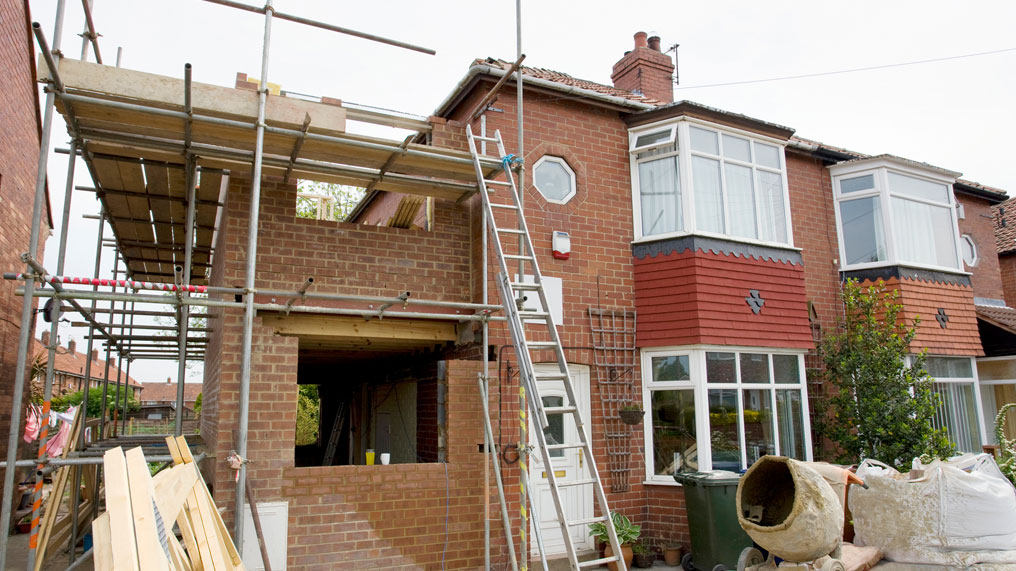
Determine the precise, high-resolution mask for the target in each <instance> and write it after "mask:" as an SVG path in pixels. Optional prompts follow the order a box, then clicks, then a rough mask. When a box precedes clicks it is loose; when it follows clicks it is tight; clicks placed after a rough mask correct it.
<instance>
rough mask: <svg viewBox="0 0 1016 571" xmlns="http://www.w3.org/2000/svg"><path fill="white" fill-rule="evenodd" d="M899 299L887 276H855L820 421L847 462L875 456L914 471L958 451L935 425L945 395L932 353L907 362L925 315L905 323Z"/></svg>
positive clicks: (833, 342)
mask: <svg viewBox="0 0 1016 571" xmlns="http://www.w3.org/2000/svg"><path fill="white" fill-rule="evenodd" d="M898 301H899V292H898V291H896V290H887V289H886V287H885V283H884V282H882V280H879V281H878V283H877V284H876V285H874V286H871V287H868V288H862V287H860V286H858V284H857V281H856V280H847V281H846V283H844V284H843V305H844V316H843V322H842V324H841V328H840V331H839V332H838V333H835V334H831V335H828V336H826V338H825V339H824V340H823V341H822V344H821V347H820V354H821V356H822V360H823V362H824V364H825V371H824V373H823V376H824V380H825V381H826V382H827V383H829V384H830V385H831V386H832V387H834V388H835V392H834V393H833V394H832V395H831V396H830V397H829V398H828V399H827V401H826V403H825V404H826V407H825V408H826V410H825V411H824V412H825V414H823V415H821V416H820V418H819V421H818V423H817V425H818V428H819V433H820V434H821V435H823V436H825V437H827V438H829V439H830V440H831V441H832V442H833V443H835V444H836V445H837V446H838V447H839V450H838V452H839V455H838V457H837V461H839V462H843V463H852V462H857V461H859V460H861V459H865V458H872V459H877V460H881V461H883V462H885V463H886V464H889V465H892V466H895V467H896V468H897V469H898V470H901V471H906V470H908V469H909V465H910V462H911V460H912V459H913V458H915V457H917V456H922V455H929V456H933V457H939V458H944V457H947V456H949V455H951V454H952V453H953V451H954V446H953V444H952V443H951V442H950V441H949V439H948V437H947V436H946V430H945V429H944V428H942V429H936V428H935V427H934V425H933V424H932V418H933V417H934V416H935V413H936V411H937V409H938V407H939V405H940V404H941V400H940V398H939V396H938V394H937V393H935V392H934V391H933V390H932V383H933V380H932V378H931V377H930V376H929V375H928V371H927V370H926V369H925V355H924V353H923V352H921V353H919V354H916V355H913V356H912V357H911V359H910V364H909V365H907V361H906V357H907V356H908V355H909V354H910V350H909V347H910V342H911V341H913V339H914V336H915V335H916V334H917V329H916V327H917V324H918V323H919V320H918V319H914V321H913V322H912V323H907V322H906V321H904V320H903V319H902V316H901V315H900V312H901V311H902V309H903V306H902V305H900V304H899V303H898Z"/></svg>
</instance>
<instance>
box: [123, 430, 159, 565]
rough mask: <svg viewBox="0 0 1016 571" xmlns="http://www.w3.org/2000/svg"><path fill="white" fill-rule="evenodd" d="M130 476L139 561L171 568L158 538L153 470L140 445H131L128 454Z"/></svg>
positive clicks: (128, 476)
mask: <svg viewBox="0 0 1016 571" xmlns="http://www.w3.org/2000/svg"><path fill="white" fill-rule="evenodd" d="M125 458H126V461H127V479H128V484H129V486H130V496H131V507H132V512H133V515H134V536H135V539H136V541H137V546H138V564H139V565H140V566H141V568H142V569H144V570H145V571H148V570H149V569H158V570H161V571H169V560H168V559H167V558H166V553H165V551H163V549H162V543H161V541H160V540H159V530H158V527H157V525H156V522H155V509H154V507H153V505H152V501H153V499H154V498H155V489H154V486H153V485H152V473H151V472H150V471H149V470H148V463H147V462H145V454H144V452H142V451H141V447H140V446H139V447H137V448H131V449H130V450H128V451H127V454H126V455H125Z"/></svg>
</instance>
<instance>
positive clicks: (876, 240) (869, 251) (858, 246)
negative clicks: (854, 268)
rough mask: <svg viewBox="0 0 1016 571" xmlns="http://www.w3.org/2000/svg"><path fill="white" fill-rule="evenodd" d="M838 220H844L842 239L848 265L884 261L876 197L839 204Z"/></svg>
mask: <svg viewBox="0 0 1016 571" xmlns="http://www.w3.org/2000/svg"><path fill="white" fill-rule="evenodd" d="M840 218H842V220H843V236H842V238H841V239H842V240H843V245H844V249H845V250H846V252H847V263H848V264H864V263H867V262H882V261H884V260H885V259H886V255H885V234H884V232H883V228H884V226H883V225H882V208H881V206H880V204H879V200H878V197H877V196H870V197H868V198H858V199H856V200H844V201H842V202H840Z"/></svg>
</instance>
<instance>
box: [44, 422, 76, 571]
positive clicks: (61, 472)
mask: <svg viewBox="0 0 1016 571" xmlns="http://www.w3.org/2000/svg"><path fill="white" fill-rule="evenodd" d="M81 430H82V427H81V409H80V407H79V408H78V410H77V412H76V413H75V415H74V420H73V421H72V422H71V431H70V435H69V436H68V442H67V445H66V446H64V450H63V452H62V453H61V455H60V457H61V458H67V456H68V454H70V453H71V451H73V450H76V449H77V446H78V441H79V439H80V434H81ZM72 470H73V468H72V467H70V466H64V467H62V468H59V469H58V470H57V473H56V476H55V477H54V478H53V487H52V488H50V492H49V497H47V498H46V507H45V511H44V512H43V516H42V521H41V528H40V530H39V537H38V543H37V544H36V557H35V569H36V570H38V569H41V568H42V564H43V562H44V561H45V559H46V553H47V550H48V548H49V544H50V537H51V536H52V534H53V528H54V526H55V525H56V523H57V520H58V518H59V515H60V508H61V506H62V505H63V497H64V488H66V487H67V482H68V481H69V480H70V479H71V476H72ZM69 517H70V515H69V514H65V517H64V519H68V520H69Z"/></svg>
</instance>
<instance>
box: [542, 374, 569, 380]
mask: <svg viewBox="0 0 1016 571" xmlns="http://www.w3.org/2000/svg"><path fill="white" fill-rule="evenodd" d="M533 377H535V378H536V380H537V381H563V380H565V379H566V378H568V375H566V374H564V373H547V374H542V373H536V374H535V375H533Z"/></svg>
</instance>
